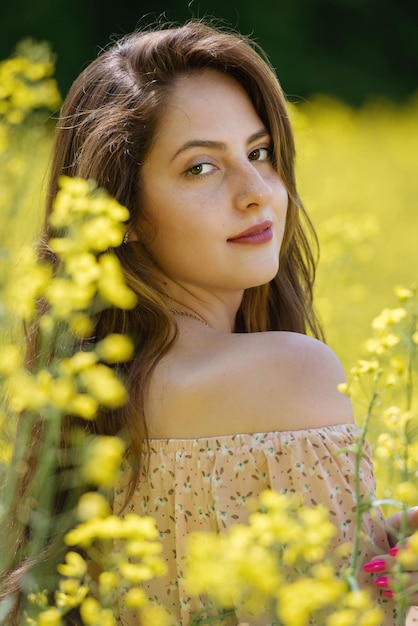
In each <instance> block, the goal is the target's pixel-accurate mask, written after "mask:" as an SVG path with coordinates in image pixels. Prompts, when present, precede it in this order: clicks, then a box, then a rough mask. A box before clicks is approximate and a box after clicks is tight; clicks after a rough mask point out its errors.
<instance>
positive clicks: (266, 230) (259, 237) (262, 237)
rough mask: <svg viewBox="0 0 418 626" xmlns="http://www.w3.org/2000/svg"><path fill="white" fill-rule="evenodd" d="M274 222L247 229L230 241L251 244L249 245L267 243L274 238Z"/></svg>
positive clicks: (266, 222) (267, 221)
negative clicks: (272, 228)
mask: <svg viewBox="0 0 418 626" xmlns="http://www.w3.org/2000/svg"><path fill="white" fill-rule="evenodd" d="M271 227H272V222H271V221H269V220H266V221H265V222H261V223H260V224H255V225H254V226H251V227H250V228H247V229H246V230H244V231H243V232H242V233H240V234H239V235H237V236H236V237H231V238H230V239H228V241H229V242H230V243H249V244H261V243H267V242H268V241H270V240H271V239H272V237H273V231H272V230H271Z"/></svg>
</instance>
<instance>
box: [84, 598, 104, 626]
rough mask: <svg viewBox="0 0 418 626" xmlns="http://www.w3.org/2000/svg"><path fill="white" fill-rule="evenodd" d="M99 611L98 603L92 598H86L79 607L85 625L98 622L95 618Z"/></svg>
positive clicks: (91, 625) (89, 625) (90, 625)
mask: <svg viewBox="0 0 418 626" xmlns="http://www.w3.org/2000/svg"><path fill="white" fill-rule="evenodd" d="M100 613H101V607H100V604H99V603H98V602H97V600H95V599H94V598H90V597H89V598H86V599H85V600H84V602H83V604H82V605H81V607H80V614H81V619H82V620H83V622H84V624H85V625H86V626H93V625H94V624H98V621H97V620H98V617H99V615H100Z"/></svg>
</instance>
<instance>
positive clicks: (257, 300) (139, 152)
mask: <svg viewBox="0 0 418 626" xmlns="http://www.w3.org/2000/svg"><path fill="white" fill-rule="evenodd" d="M206 68H207V69H214V70H217V71H220V72H223V73H226V74H228V75H230V76H231V77H233V78H234V79H236V80H237V81H238V82H239V83H240V84H241V85H242V86H243V88H244V89H245V90H246V92H247V93H248V94H249V96H250V98H251V100H252V102H253V105H254V107H255V110H256V111H257V113H258V116H259V117H260V119H261V120H262V121H263V122H264V124H265V125H266V127H267V128H268V129H269V132H270V134H271V137H272V141H273V151H274V155H273V156H274V165H275V167H276V169H277V171H278V172H279V173H280V175H281V178H282V180H283V182H284V184H285V186H286V188H287V192H288V197H289V204H288V215H287V222H286V229H285V235H284V241H283V245H282V249H281V259H280V271H279V273H278V274H277V276H276V277H275V278H274V279H273V280H272V281H271V282H270V283H269V284H267V285H264V286H260V287H256V288H252V289H248V290H247V291H246V292H245V293H244V298H243V302H242V304H241V307H240V309H239V311H238V314H237V319H236V330H237V331H239V332H256V331H265V330H288V331H295V332H300V333H306V332H311V333H312V334H313V335H315V336H322V335H321V330H320V327H319V325H318V322H317V319H316V317H315V313H314V310H313V306H312V288H313V282H314V276H315V258H314V255H313V253H312V250H311V246H312V245H315V246H316V238H315V233H314V231H313V228H312V225H311V223H310V221H309V218H308V217H307V215H306V213H305V211H304V208H303V206H302V203H301V201H300V199H299V197H298V194H297V191H296V184H295V174H294V158H295V146H294V139H293V134H292V130H291V126H290V122H289V117H288V112H287V108H286V102H285V98H284V95H283V92H282V89H281V87H280V84H279V82H278V80H277V77H276V75H275V73H274V71H273V70H272V68H271V66H270V65H269V63H268V61H267V60H266V59H265V58H264V55H263V53H262V51H261V50H258V49H257V46H256V45H255V44H254V43H253V42H251V41H250V40H248V39H247V38H245V37H244V36H242V35H239V34H236V33H230V32H225V31H224V30H221V29H219V28H216V27H213V26H211V25H208V24H206V23H203V22H201V21H195V20H192V21H190V22H188V23H186V24H185V25H183V26H179V27H171V26H169V27H165V28H163V27H162V28H159V29H157V30H151V31H146V32H136V33H133V34H131V35H129V36H126V37H124V38H123V39H121V40H120V41H118V42H116V43H115V44H114V45H113V46H112V47H111V48H109V49H108V50H107V51H105V52H104V53H102V54H101V55H100V56H99V57H98V58H97V59H96V60H95V61H93V62H92V63H91V64H90V65H89V66H88V67H87V68H86V69H85V70H84V71H83V72H82V73H81V74H80V76H79V77H78V78H77V79H76V81H75V82H74V84H73V85H72V87H71V89H70V91H69V93H68V96H67V98H66V101H65V103H64V105H63V107H62V111H61V115H60V118H59V122H58V125H57V131H56V140H55V146H54V152H53V159H52V169H51V176H50V184H49V192H48V198H47V211H46V218H45V225H44V229H43V233H42V237H41V240H40V241H41V243H40V246H39V254H40V256H41V257H43V258H48V259H49V260H51V261H52V262H53V263H58V260H57V259H56V258H55V257H54V255H53V253H52V252H51V250H50V249H49V247H48V241H49V238H50V236H51V231H50V226H49V214H50V212H51V209H52V205H53V201H54V198H55V195H56V193H57V188H58V178H59V176H60V175H61V174H66V175H67V176H72V177H75V176H79V177H83V178H86V179H94V180H95V181H96V183H97V184H98V186H100V187H103V188H105V189H106V190H107V191H108V192H109V193H110V194H111V195H112V196H113V197H115V198H116V200H118V201H119V202H120V203H121V204H123V205H124V206H126V207H127V208H128V209H129V212H130V223H131V224H132V225H133V226H134V227H135V228H136V229H137V230H138V225H139V224H140V223H141V217H142V216H141V202H140V200H141V164H142V163H143V162H144V160H145V159H146V157H147V154H148V153H149V151H150V148H151V146H152V142H153V138H154V136H155V132H156V129H157V127H158V123H159V121H160V119H161V117H162V115H163V114H164V111H165V109H166V107H167V105H168V104H169V100H170V95H171V94H172V92H173V88H174V84H175V81H176V79H177V78H178V77H179V76H181V75H184V74H188V73H191V72H198V71H201V70H203V69H206ZM113 253H114V254H115V255H116V256H117V257H118V258H119V260H120V263H121V265H122V268H123V271H124V274H125V278H126V281H127V283H128V284H129V286H130V287H131V288H132V289H133V290H134V291H135V292H136V294H137V296H138V304H137V306H136V307H135V308H134V309H133V310H130V311H122V310H119V309H108V310H106V311H104V312H103V313H101V314H100V316H99V317H98V318H97V320H96V322H97V323H96V332H95V336H94V341H97V340H98V339H100V338H102V337H103V336H105V335H107V334H108V333H111V332H123V333H127V334H129V335H131V336H132V337H133V338H134V341H135V346H136V350H135V356H134V358H133V359H132V361H131V362H130V363H129V364H127V365H124V366H120V368H121V369H122V368H123V375H124V376H125V380H126V383H127V387H128V391H129V400H128V403H127V405H126V406H125V407H123V408H122V409H120V410H117V411H114V412H107V413H104V414H101V415H99V416H98V419H97V420H96V421H95V422H94V423H93V425H92V426H91V428H93V429H94V430H96V431H99V432H102V433H106V434H119V433H121V432H122V433H124V435H125V436H126V437H127V439H128V441H129V446H130V447H129V452H130V453H131V459H132V465H133V474H132V477H133V478H132V483H131V489H132V490H133V489H134V486H135V482H136V480H137V478H138V473H139V461H138V459H139V458H140V452H141V449H142V445H143V443H144V441H146V435H147V431H146V424H145V415H144V395H145V389H146V385H147V380H148V378H149V375H150V373H151V372H152V370H153V368H154V367H155V365H156V363H157V362H158V360H159V359H160V358H161V357H162V356H163V355H164V354H165V353H166V352H167V350H169V349H170V346H171V345H172V342H173V341H174V340H175V338H176V332H177V330H176V326H175V324H174V322H173V321H172V318H171V316H170V314H169V311H168V309H167V306H166V305H165V303H164V298H163V296H164V290H163V287H162V285H161V284H160V283H159V282H158V279H157V277H156V272H155V267H154V265H153V262H152V260H151V258H150V256H149V254H148V252H147V249H146V245H144V244H142V243H140V242H132V243H129V244H125V245H122V246H120V247H119V248H116V249H114V250H113ZM36 353H37V341H36V327H35V328H33V329H31V331H30V332H28V360H29V363H30V362H31V360H34V359H35V357H36ZM76 423H77V421H76V420H73V419H72V418H69V419H67V420H66V422H65V424H66V426H65V427H64V431H66V430H71V428H74V427H75V425H76ZM67 438H68V433H66V432H64V433H63V441H65V440H66V439H67Z"/></svg>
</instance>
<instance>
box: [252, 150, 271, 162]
mask: <svg viewBox="0 0 418 626" xmlns="http://www.w3.org/2000/svg"><path fill="white" fill-rule="evenodd" d="M248 158H249V159H250V161H269V160H270V149H269V148H256V149H255V150H252V151H251V152H250V154H249V155H248Z"/></svg>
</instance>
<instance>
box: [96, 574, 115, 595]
mask: <svg viewBox="0 0 418 626" xmlns="http://www.w3.org/2000/svg"><path fill="white" fill-rule="evenodd" d="M118 587H119V576H118V575H117V574H116V573H115V572H101V573H100V574H99V590H100V593H101V594H103V595H108V594H112V593H114V592H115V591H117V590H118Z"/></svg>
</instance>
